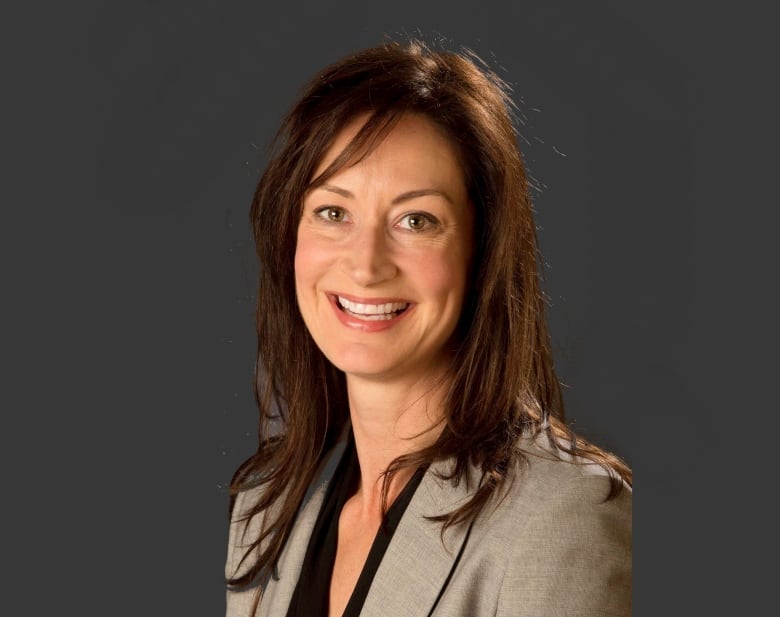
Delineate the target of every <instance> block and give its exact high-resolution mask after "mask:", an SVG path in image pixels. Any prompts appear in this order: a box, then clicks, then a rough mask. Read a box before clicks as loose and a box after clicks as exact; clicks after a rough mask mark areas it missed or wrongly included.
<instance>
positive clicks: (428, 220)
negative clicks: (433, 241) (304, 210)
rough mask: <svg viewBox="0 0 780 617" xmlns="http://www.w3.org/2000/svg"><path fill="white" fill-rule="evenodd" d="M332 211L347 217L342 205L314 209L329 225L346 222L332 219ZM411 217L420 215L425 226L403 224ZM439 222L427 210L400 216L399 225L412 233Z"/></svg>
mask: <svg viewBox="0 0 780 617" xmlns="http://www.w3.org/2000/svg"><path fill="white" fill-rule="evenodd" d="M331 212H337V213H339V214H340V215H341V216H342V217H344V218H346V216H347V215H346V211H345V210H344V208H342V207H340V206H321V207H319V208H316V209H315V210H314V216H316V217H317V218H319V219H321V220H322V222H324V223H326V224H329V225H339V224H341V223H343V222H344V220H343V219H342V220H338V221H334V220H332V219H331V218H330V213H331ZM411 217H420V218H421V219H423V223H424V226H423V228H422V229H413V228H412V227H411V225H401V222H402V221H408V219H410V218H411ZM438 224H439V220H438V219H437V218H436V217H435V216H433V215H431V214H427V213H425V212H409V213H408V214H404V215H403V216H402V217H401V218H400V220H399V223H398V224H397V225H398V226H400V227H401V229H403V230H404V231H408V232H412V233H422V232H425V231H430V230H431V227H435V226H436V225H438Z"/></svg>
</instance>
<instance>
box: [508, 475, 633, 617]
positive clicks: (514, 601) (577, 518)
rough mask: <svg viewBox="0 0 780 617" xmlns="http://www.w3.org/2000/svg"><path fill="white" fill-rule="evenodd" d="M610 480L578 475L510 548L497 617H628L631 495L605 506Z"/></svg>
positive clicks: (559, 489)
mask: <svg viewBox="0 0 780 617" xmlns="http://www.w3.org/2000/svg"><path fill="white" fill-rule="evenodd" d="M608 491H609V479H608V478H607V477H606V476H604V475H595V474H591V475H586V474H583V475H581V476H578V477H577V478H575V479H574V480H571V481H569V482H568V483H567V484H564V485H563V486H559V487H556V488H555V489H554V493H553V494H552V495H550V496H549V498H548V499H546V500H544V502H543V503H542V505H541V506H540V509H539V510H538V511H537V512H536V513H534V515H533V516H532V518H531V520H530V521H529V522H528V524H526V525H524V526H523V528H522V532H521V533H520V534H519V537H518V538H517V542H516V544H515V546H514V547H513V551H512V556H511V560H510V563H509V564H507V569H506V574H505V577H504V580H503V582H502V585H501V591H500V593H499V599H498V608H497V613H496V615H497V617H510V616H511V617H606V616H609V617H628V616H630V615H631V602H632V490H631V488H629V487H627V486H624V487H623V490H622V491H621V492H620V493H619V494H618V495H617V497H615V498H613V499H611V500H610V501H604V498H605V497H606V495H607V493H608Z"/></svg>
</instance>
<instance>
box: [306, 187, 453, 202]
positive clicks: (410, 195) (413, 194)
mask: <svg viewBox="0 0 780 617" xmlns="http://www.w3.org/2000/svg"><path fill="white" fill-rule="evenodd" d="M319 188H320V189H322V190H323V191H329V192H331V193H336V195H341V196H342V197H344V198H345V199H355V196H354V195H353V194H352V193H350V192H349V191H348V190H346V189H342V188H340V187H338V186H333V185H332V184H323V185H322V186H320V187H319ZM428 195H436V196H438V197H442V198H444V199H446V200H447V201H448V202H450V203H454V202H453V201H452V199H450V196H449V195H447V193H445V192H444V191H439V190H437V189H418V190H415V191H406V193H401V194H400V195H398V196H397V197H395V198H394V199H393V201H392V202H390V203H392V205H394V206H395V205H397V204H401V203H404V202H405V201H411V200H412V199H417V198H418V197H426V196H428Z"/></svg>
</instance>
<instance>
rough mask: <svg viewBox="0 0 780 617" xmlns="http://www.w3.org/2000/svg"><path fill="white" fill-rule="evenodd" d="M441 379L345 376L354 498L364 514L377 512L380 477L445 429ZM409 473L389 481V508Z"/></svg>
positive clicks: (400, 472)
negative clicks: (356, 473) (356, 471)
mask: <svg viewBox="0 0 780 617" xmlns="http://www.w3.org/2000/svg"><path fill="white" fill-rule="evenodd" d="M445 383H446V382H444V381H443V380H441V379H440V380H435V381H431V380H428V381H422V380H421V381H418V382H416V383H414V384H409V383H405V384H389V383H386V382H372V381H366V380H361V379H359V378H356V377H353V376H348V377H347V390H348V393H349V409H350V417H351V420H352V430H353V433H354V436H355V448H356V450H357V457H358V462H359V464H360V477H361V481H360V488H359V489H358V492H357V494H356V495H355V497H356V498H357V499H358V500H359V502H360V507H361V510H363V511H364V512H369V511H374V512H376V511H377V510H381V504H382V480H383V475H382V474H383V472H384V471H385V470H386V469H387V468H388V466H389V465H390V463H391V462H392V461H393V460H395V459H396V458H398V457H399V456H402V455H404V454H409V453H411V452H415V451H417V450H420V449H422V448H425V447H427V446H430V445H432V444H433V443H434V442H435V441H436V439H437V438H438V437H439V434H440V433H441V431H442V429H443V428H444V420H443V418H444V413H443V396H444V392H445V390H446V389H445ZM413 473H414V469H408V468H407V469H402V470H400V471H399V472H398V473H396V474H395V475H394V476H393V480H392V482H391V483H390V486H389V491H388V496H387V497H388V502H387V503H388V504H391V503H392V502H393V500H394V499H395V498H396V497H397V496H398V493H400V492H401V490H402V489H403V487H404V486H405V485H406V483H407V481H408V480H409V478H410V477H411V476H412V474H413Z"/></svg>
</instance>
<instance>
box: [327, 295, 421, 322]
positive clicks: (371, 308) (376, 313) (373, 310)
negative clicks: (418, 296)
mask: <svg viewBox="0 0 780 617" xmlns="http://www.w3.org/2000/svg"><path fill="white" fill-rule="evenodd" d="M337 297H338V302H339V305H340V306H341V308H343V309H344V310H346V311H348V312H349V313H351V314H353V315H355V316H356V317H361V318H363V319H369V320H379V319H392V318H393V317H394V314H395V313H396V312H397V311H402V310H404V309H405V308H406V307H407V306H409V303H408V302H384V303H382V304H362V303H361V302H352V301H350V300H347V299H346V298H342V297H341V296H337Z"/></svg>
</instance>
